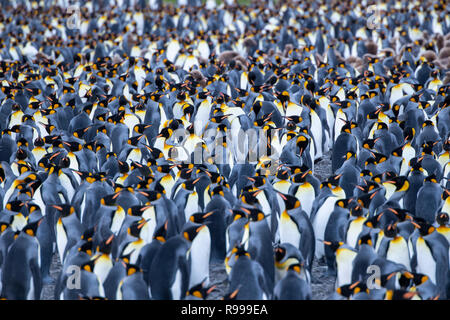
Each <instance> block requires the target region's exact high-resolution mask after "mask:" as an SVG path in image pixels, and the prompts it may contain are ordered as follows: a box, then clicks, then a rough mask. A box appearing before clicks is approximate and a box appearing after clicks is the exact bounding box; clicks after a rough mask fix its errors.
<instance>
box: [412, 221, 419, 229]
mask: <svg viewBox="0 0 450 320" xmlns="http://www.w3.org/2000/svg"><path fill="white" fill-rule="evenodd" d="M411 223H412V225H413V226H414V227H416V228H417V229H420V226H419V225H418V224H417V223H416V222H414V221H411Z"/></svg>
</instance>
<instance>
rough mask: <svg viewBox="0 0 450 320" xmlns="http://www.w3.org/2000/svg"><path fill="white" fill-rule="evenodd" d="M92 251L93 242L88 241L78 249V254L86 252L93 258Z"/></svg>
mask: <svg viewBox="0 0 450 320" xmlns="http://www.w3.org/2000/svg"><path fill="white" fill-rule="evenodd" d="M92 249H93V244H92V240H91V241H86V242H84V243H83V244H82V245H81V246H80V247H79V248H78V252H84V253H86V254H87V255H89V256H91V255H92Z"/></svg>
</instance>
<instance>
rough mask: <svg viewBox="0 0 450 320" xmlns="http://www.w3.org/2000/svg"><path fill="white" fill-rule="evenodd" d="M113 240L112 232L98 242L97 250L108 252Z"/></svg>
mask: <svg viewBox="0 0 450 320" xmlns="http://www.w3.org/2000/svg"><path fill="white" fill-rule="evenodd" d="M113 240H114V234H111V235H110V236H109V237H108V238H107V239H104V240H102V242H100V244H99V245H98V246H97V250H96V251H97V252H101V253H104V254H110V253H111V249H112V243H113Z"/></svg>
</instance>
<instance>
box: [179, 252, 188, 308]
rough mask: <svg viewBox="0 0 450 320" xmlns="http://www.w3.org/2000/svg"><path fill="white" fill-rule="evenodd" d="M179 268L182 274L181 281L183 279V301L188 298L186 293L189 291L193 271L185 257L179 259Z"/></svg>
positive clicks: (181, 297)
mask: <svg viewBox="0 0 450 320" xmlns="http://www.w3.org/2000/svg"><path fill="white" fill-rule="evenodd" d="M178 268H179V270H180V272H181V279H182V283H181V296H180V299H181V300H183V299H184V298H185V296H186V292H187V291H188V290H189V276H190V273H191V270H190V264H189V263H188V260H187V259H185V258H183V257H180V258H179V259H178Z"/></svg>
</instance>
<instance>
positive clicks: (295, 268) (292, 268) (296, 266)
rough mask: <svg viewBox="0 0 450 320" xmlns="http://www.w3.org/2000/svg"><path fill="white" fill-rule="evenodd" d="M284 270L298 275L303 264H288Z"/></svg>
mask: <svg viewBox="0 0 450 320" xmlns="http://www.w3.org/2000/svg"><path fill="white" fill-rule="evenodd" d="M286 269H287V271H293V272H295V273H296V274H300V273H301V272H302V269H303V264H302V263H293V264H290V265H289V266H288V267H287V268H286Z"/></svg>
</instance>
